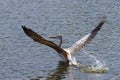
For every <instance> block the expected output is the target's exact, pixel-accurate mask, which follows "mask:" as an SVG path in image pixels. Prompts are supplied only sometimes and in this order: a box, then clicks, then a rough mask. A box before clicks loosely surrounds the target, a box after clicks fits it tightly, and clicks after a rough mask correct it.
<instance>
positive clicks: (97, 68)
mask: <svg viewBox="0 0 120 80" xmlns="http://www.w3.org/2000/svg"><path fill="white" fill-rule="evenodd" d="M84 53H86V54H87V56H88V57H89V58H91V59H92V60H93V62H94V64H92V66H89V67H88V66H86V65H83V64H82V65H80V71H81V72H88V73H105V72H107V71H108V70H109V68H107V67H106V64H105V62H101V61H100V60H98V59H97V58H96V57H95V56H93V55H92V54H88V53H87V52H84Z"/></svg>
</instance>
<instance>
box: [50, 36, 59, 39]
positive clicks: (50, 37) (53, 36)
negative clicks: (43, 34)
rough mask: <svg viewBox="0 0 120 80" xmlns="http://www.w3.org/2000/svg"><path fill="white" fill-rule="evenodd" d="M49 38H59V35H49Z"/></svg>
mask: <svg viewBox="0 0 120 80" xmlns="http://www.w3.org/2000/svg"><path fill="white" fill-rule="evenodd" d="M48 38H53V39H59V36H48Z"/></svg>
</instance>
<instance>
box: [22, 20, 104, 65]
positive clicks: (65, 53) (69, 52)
mask: <svg viewBox="0 0 120 80" xmlns="http://www.w3.org/2000/svg"><path fill="white" fill-rule="evenodd" d="M104 23H105V20H104V19H102V20H101V21H100V22H99V23H98V25H97V26H96V27H95V28H94V29H93V30H92V31H91V32H89V33H87V34H86V35H85V36H83V37H82V38H81V39H80V40H78V41H76V42H75V43H74V44H73V45H72V46H70V47H68V48H62V47H61V44H62V35H58V36H56V37H55V36H53V37H52V36H51V37H49V38H58V39H60V44H59V45H57V44H56V43H54V42H52V41H50V40H47V39H45V38H44V37H43V36H41V35H40V34H38V33H36V32H35V31H33V30H32V29H30V28H27V27H26V26H25V25H22V26H21V27H22V29H23V31H24V33H25V34H26V35H27V36H28V37H30V38H31V39H33V41H35V42H38V43H40V44H44V45H46V46H49V47H51V48H52V49H54V50H55V51H56V52H57V53H58V54H59V56H60V57H61V58H62V59H63V61H64V62H66V63H68V64H69V65H80V63H78V62H77V60H76V58H75V57H74V54H75V52H76V51H78V50H81V49H82V48H83V47H85V46H86V45H87V44H88V43H90V42H91V41H92V39H93V38H94V37H95V36H96V34H97V33H98V31H100V29H101V28H102V26H103V24H104Z"/></svg>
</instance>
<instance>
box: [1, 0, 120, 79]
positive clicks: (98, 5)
mask: <svg viewBox="0 0 120 80" xmlns="http://www.w3.org/2000/svg"><path fill="white" fill-rule="evenodd" d="M103 16H106V17H107V19H106V20H107V21H106V23H105V24H104V25H103V28H102V29H101V31H100V32H99V33H98V35H97V36H96V37H95V39H94V40H93V41H92V42H91V43H90V44H89V45H87V47H85V48H83V49H82V50H81V51H78V52H77V53H76V55H75V57H76V58H77V61H78V62H81V63H83V64H86V65H93V64H96V62H95V60H94V59H93V58H91V57H90V56H89V55H92V56H94V57H95V58H96V59H97V60H99V61H100V62H101V63H102V64H104V66H105V67H107V68H109V70H108V71H107V72H106V73H103V74H98V73H86V72H81V71H80V69H79V68H77V67H74V66H68V65H61V64H60V63H59V61H60V60H61V59H60V58H59V56H58V55H57V53H56V51H54V50H53V49H51V48H49V47H47V46H44V45H42V44H39V43H36V42H33V41H32V40H31V39H30V38H28V37H27V36H26V35H25V34H24V32H23V30H22V29H21V25H26V26H27V27H29V28H31V29H32V30H34V31H36V32H37V33H39V34H41V35H42V36H44V37H46V38H47V36H50V35H57V34H59V33H61V34H62V35H63V39H64V41H63V45H62V47H69V46H71V45H72V44H73V43H74V42H76V41H77V40H79V39H80V38H81V37H82V36H84V35H85V34H86V33H88V32H90V31H91V30H92V29H93V28H94V27H96V25H97V24H98V23H99V21H100V20H101V19H102V17H103ZM51 40H52V39H51ZM53 41H55V42H56V43H59V41H58V40H53ZM119 52H120V1H119V0H0V80H119V79H120V53H119Z"/></svg>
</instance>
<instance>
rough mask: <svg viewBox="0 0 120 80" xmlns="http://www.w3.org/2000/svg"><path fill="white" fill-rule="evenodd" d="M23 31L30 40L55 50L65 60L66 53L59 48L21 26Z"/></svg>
mask: <svg viewBox="0 0 120 80" xmlns="http://www.w3.org/2000/svg"><path fill="white" fill-rule="evenodd" d="M22 29H23V31H24V32H25V34H26V35H27V36H29V37H30V38H32V39H33V40H34V41H36V42H39V43H41V44H44V45H47V46H49V47H51V48H53V49H54V50H56V51H57V52H58V53H59V54H62V55H63V56H64V57H65V58H66V57H67V52H66V51H64V50H63V49H62V48H61V47H59V46H58V45H56V44H55V43H53V42H52V41H49V40H46V39H44V38H43V37H42V36H41V35H38V34H37V33H36V32H34V31H32V30H31V29H28V28H26V27H25V26H22Z"/></svg>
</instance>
